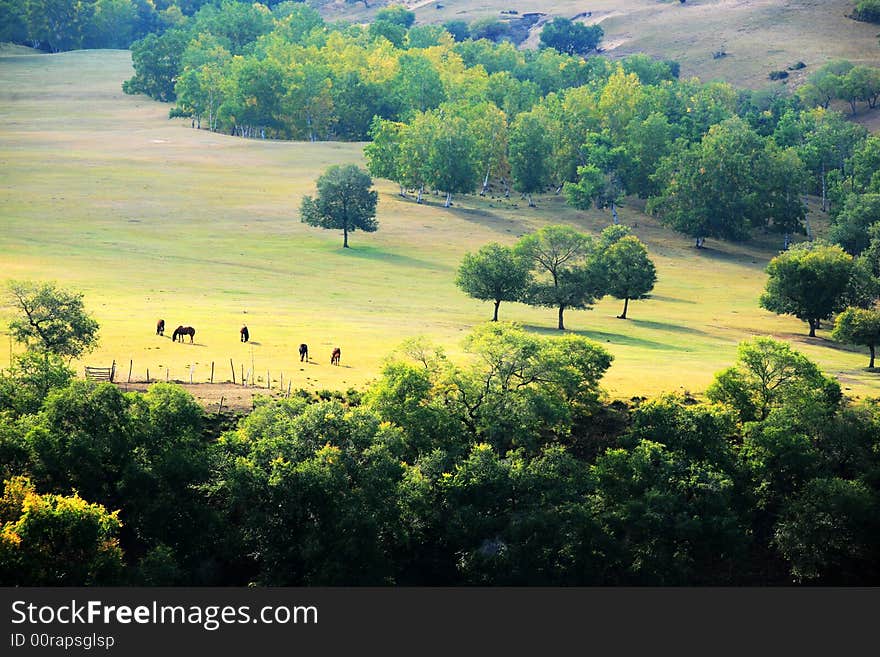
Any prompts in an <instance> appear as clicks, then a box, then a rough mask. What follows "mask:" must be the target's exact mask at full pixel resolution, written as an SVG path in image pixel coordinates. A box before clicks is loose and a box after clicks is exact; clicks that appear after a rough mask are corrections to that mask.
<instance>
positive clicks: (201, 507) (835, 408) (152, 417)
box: [0, 323, 880, 586]
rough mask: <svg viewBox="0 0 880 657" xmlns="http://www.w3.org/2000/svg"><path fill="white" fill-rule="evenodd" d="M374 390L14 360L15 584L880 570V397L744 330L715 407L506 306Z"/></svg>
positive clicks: (585, 579)
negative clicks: (281, 393) (249, 386)
mask: <svg viewBox="0 0 880 657" xmlns="http://www.w3.org/2000/svg"><path fill="white" fill-rule="evenodd" d="M466 348H467V350H468V351H469V352H470V354H471V356H472V358H471V359H470V360H469V361H468V362H467V363H454V362H452V361H451V360H450V359H448V358H447V357H446V356H445V355H444V354H443V352H442V351H441V350H439V349H438V348H436V347H434V346H432V345H430V344H428V343H426V342H424V341H421V340H414V341H410V342H408V343H406V344H404V345H403V346H402V348H401V349H400V351H399V352H398V353H397V354H396V355H395V356H394V357H392V358H391V359H389V361H388V363H387V364H386V366H385V368H384V369H383V371H382V374H381V376H380V377H379V379H378V380H377V382H376V383H375V384H374V385H372V386H371V387H369V388H368V389H367V390H365V391H363V392H362V393H361V392H355V391H349V393H347V394H344V395H337V396H327V397H325V398H324V399H317V398H314V397H311V396H309V395H306V394H305V393H304V394H303V396H302V397H299V396H294V397H293V398H291V399H286V400H278V401H269V400H263V401H262V402H260V403H259V404H258V405H257V407H256V409H255V410H254V411H253V412H252V413H251V414H250V415H249V416H247V417H245V418H243V419H241V420H240V421H239V422H238V424H237V426H234V427H231V428H227V427H224V426H223V425H222V423H221V424H218V423H217V422H216V421H215V419H214V418H213V417H209V416H206V415H205V414H204V413H203V412H202V410H201V409H200V407H199V406H198V405H197V404H196V403H195V401H194V400H193V399H192V397H190V396H189V394H188V393H186V392H185V391H184V390H183V389H181V388H179V387H176V386H173V385H168V384H156V385H154V386H153V387H152V388H151V389H150V391H149V392H147V393H146V394H141V393H124V392H121V391H120V390H119V389H118V388H117V387H115V386H114V385H112V384H93V383H87V382H82V381H74V380H72V373H71V372H70V371H69V370H67V369H66V368H65V367H64V365H63V362H61V361H60V360H59V359H58V358H57V357H55V356H50V357H48V358H44V357H43V355H42V354H40V355H39V356H38V357H27V356H22V357H19V358H18V359H17V361H16V364H15V365H14V366H13V367H12V368H11V369H10V370H9V371H6V372H4V373H3V374H2V376H0V408H2V412H0V480H2V481H3V493H2V497H0V582H2V583H3V584H4V585H82V584H86V585H112V584H126V585H131V584H138V585H141V584H143V585H193V584H196V585H232V586H241V585H245V584H249V583H256V584H258V585H463V584H479V585H750V584H752V585H768V584H790V583H815V584H844V585H872V584H873V585H876V584H877V583H878V582H880V569H878V564H880V521H878V519H880V496H878V492H880V490H878V486H880V456H878V455H880V449H878V447H880V444H878V439H880V406H878V405H877V403H876V402H870V401H865V402H857V403H856V402H850V401H848V400H846V399H844V398H843V397H842V396H841V390H840V387H839V385H838V384H837V383H836V382H835V381H834V380H832V379H830V378H828V377H826V376H824V375H823V374H821V373H820V372H819V370H818V368H817V367H816V366H815V365H814V364H813V363H812V362H810V361H809V360H807V359H806V358H805V357H804V356H802V355H800V354H798V353H797V352H795V351H794V350H792V349H791V348H790V347H789V346H788V345H786V344H783V343H779V342H775V341H773V340H770V339H765V338H758V339H755V340H751V341H748V342H745V343H743V344H742V345H741V346H740V354H739V358H738V359H737V361H736V363H735V364H734V365H733V366H732V367H731V368H729V369H727V370H725V371H723V372H720V373H718V375H717V376H716V379H715V382H714V383H713V384H712V386H711V387H710V388H709V390H708V392H707V397H708V401H706V402H698V401H696V400H694V399H692V398H690V397H687V396H664V397H660V398H657V399H651V400H638V401H633V402H632V403H630V404H623V403H620V402H614V403H609V402H607V401H605V400H604V399H603V397H602V393H601V388H600V383H601V378H602V375H603V374H604V373H605V372H606V371H607V369H608V368H609V366H610V365H611V360H612V359H611V356H610V355H609V354H608V353H607V352H606V351H605V350H604V349H603V348H602V347H600V346H598V345H596V344H594V343H591V342H589V341H588V340H585V339H583V338H580V337H577V336H573V335H569V336H564V337H560V338H542V337H538V336H536V335H534V334H531V333H528V332H525V331H523V330H521V329H518V328H516V327H512V326H509V325H504V324H497V323H496V324H488V325H485V326H482V327H479V328H477V329H476V330H475V331H474V332H473V333H472V334H471V335H470V337H469V338H468V339H467V341H466Z"/></svg>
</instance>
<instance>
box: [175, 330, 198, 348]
mask: <svg viewBox="0 0 880 657" xmlns="http://www.w3.org/2000/svg"><path fill="white" fill-rule="evenodd" d="M184 335H188V336H189V341H190V344H192V341H193V338H194V337H196V330H195V329H194V328H193V327H192V326H178V327H177V328H176V329H174V333H173V334H172V336H171V340H172V341H174V342H176V341H177V338H180V341H181V342H183V336H184Z"/></svg>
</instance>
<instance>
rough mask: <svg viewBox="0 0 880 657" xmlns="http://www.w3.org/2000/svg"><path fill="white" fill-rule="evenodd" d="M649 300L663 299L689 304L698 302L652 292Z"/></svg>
mask: <svg viewBox="0 0 880 657" xmlns="http://www.w3.org/2000/svg"><path fill="white" fill-rule="evenodd" d="M647 300H649V301H662V302H664V303H688V304H693V305H696V303H697V302H696V301H692V300H691V299H679V298H677V297H667V296H663V295H662V294H652V295H651V296H650V297H648V299H647Z"/></svg>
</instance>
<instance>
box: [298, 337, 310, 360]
mask: <svg viewBox="0 0 880 657" xmlns="http://www.w3.org/2000/svg"><path fill="white" fill-rule="evenodd" d="M303 361H305V362H307V363H308V362H309V345H307V344H306V343H305V342H303V343H302V344H301V345H300V346H299V362H300V363H301V362H303Z"/></svg>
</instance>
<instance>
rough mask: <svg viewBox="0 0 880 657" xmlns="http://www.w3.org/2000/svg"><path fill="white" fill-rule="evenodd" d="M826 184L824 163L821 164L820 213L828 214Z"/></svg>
mask: <svg viewBox="0 0 880 657" xmlns="http://www.w3.org/2000/svg"><path fill="white" fill-rule="evenodd" d="M827 192H828V183H827V181H826V180H825V163H824V162H822V212H828V194H827Z"/></svg>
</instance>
